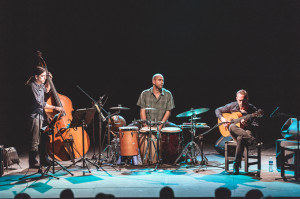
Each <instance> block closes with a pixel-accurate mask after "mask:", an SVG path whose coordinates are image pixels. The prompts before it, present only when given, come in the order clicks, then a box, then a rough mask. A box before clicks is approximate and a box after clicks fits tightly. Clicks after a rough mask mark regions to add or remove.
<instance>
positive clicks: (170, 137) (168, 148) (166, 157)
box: [160, 127, 182, 164]
mask: <svg viewBox="0 0 300 199" xmlns="http://www.w3.org/2000/svg"><path fill="white" fill-rule="evenodd" d="M181 132H182V130H181V128H179V127H165V128H162V129H161V145H160V146H161V155H162V159H163V162H164V163H169V164H173V163H174V162H175V160H176V159H177V158H178V156H179V154H180V151H181V144H180V137H181V136H180V135H181Z"/></svg>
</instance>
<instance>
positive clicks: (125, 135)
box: [119, 126, 139, 156]
mask: <svg viewBox="0 0 300 199" xmlns="http://www.w3.org/2000/svg"><path fill="white" fill-rule="evenodd" d="M119 135H120V154H121V156H134V155H138V153H139V148H138V127H136V126H124V127H119Z"/></svg>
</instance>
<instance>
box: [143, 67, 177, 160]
mask: <svg viewBox="0 0 300 199" xmlns="http://www.w3.org/2000/svg"><path fill="white" fill-rule="evenodd" d="M152 85H153V86H152V87H151V88H149V89H147V90H144V91H143V92H142V93H141V95H140V97H139V99H138V102H137V105H138V106H140V107H141V109H140V117H141V120H148V121H154V122H158V121H161V124H160V125H159V126H158V128H159V131H160V130H161V129H162V128H163V127H164V126H176V125H175V124H173V123H170V122H168V119H169V117H170V115H171V110H172V109H174V108H175V105H174V99H173V96H172V94H171V92H170V91H168V90H167V89H165V88H163V86H164V77H163V75H162V74H158V73H157V74H155V75H153V77H152ZM147 108H153V109H147ZM142 126H143V127H146V126H147V124H146V123H143V125H142ZM153 128H156V127H155V126H154V127H153ZM140 138H141V139H140V142H139V143H140V152H141V157H142V161H143V158H144V155H145V147H146V146H144V145H147V144H146V141H147V136H142V137H140ZM151 148H152V151H154V147H151ZM147 156H148V155H147ZM152 156H153V157H152V158H153V159H152V163H155V162H157V156H156V155H155V151H154V154H152ZM146 160H147V159H146ZM145 162H147V161H145Z"/></svg>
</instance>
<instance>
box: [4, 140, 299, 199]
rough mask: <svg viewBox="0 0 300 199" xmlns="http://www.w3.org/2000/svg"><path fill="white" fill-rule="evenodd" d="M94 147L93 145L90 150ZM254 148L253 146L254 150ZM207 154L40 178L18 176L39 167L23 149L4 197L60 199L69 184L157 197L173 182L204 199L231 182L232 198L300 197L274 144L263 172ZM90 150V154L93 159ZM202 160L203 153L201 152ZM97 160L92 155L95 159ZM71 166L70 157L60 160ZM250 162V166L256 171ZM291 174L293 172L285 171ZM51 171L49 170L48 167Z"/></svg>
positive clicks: (78, 189) (83, 190) (87, 190)
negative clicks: (191, 160)
mask: <svg viewBox="0 0 300 199" xmlns="http://www.w3.org/2000/svg"><path fill="white" fill-rule="evenodd" d="M90 151H91V150H90ZM250 152H251V151H250ZM204 154H205V155H206V157H207V159H208V165H207V166H192V165H188V164H183V165H181V166H178V167H176V166H170V165H161V166H159V167H158V169H157V171H154V168H155V167H154V166H144V167H143V166H124V165H121V166H119V167H111V166H110V165H108V164H103V165H102V167H101V168H100V169H99V170H97V169H96V167H94V166H92V165H90V168H91V174H89V173H88V172H87V169H84V170H83V169H81V168H80V167H79V166H82V163H78V164H77V166H74V167H71V168H70V171H71V172H72V173H73V174H74V176H71V175H70V174H68V173H67V172H66V171H59V172H58V173H56V174H55V176H56V177H58V178H59V179H55V178H51V177H47V178H44V179H38V177H39V176H41V174H37V175H34V176H31V177H29V178H25V179H27V180H19V178H21V177H23V176H24V175H28V174H32V173H34V172H36V171H37V169H28V157H27V155H26V154H25V153H20V154H19V156H20V160H21V163H20V166H21V167H22V169H21V168H20V167H19V166H18V165H16V164H15V165H13V166H12V167H11V168H9V170H6V171H5V173H4V176H2V177H0V187H1V190H0V198H14V196H15V195H16V194H17V193H20V192H25V193H28V194H29V195H30V196H31V197H32V198H59V194H60V192H61V191H62V190H64V189H67V188H69V189H71V190H72V191H73V193H74V196H75V198H93V197H95V196H96V194H98V193H105V194H113V195H114V196H115V197H116V198H145V197H147V198H155V197H159V192H160V190H161V188H163V187H165V186H169V187H171V188H172V189H173V191H174V194H175V197H178V198H204V197H205V198H206V197H211V198H213V197H214V190H215V189H216V188H218V187H227V188H228V189H230V190H231V192H232V196H233V197H236V198H238V197H244V196H245V194H246V192H247V191H249V190H251V189H259V190H261V191H262V193H263V194H264V196H272V197H280V198H281V197H299V196H300V184H299V182H296V181H294V180H293V179H289V180H288V181H284V180H282V179H278V178H280V171H277V170H276V165H275V162H276V161H275V160H276V158H275V148H274V147H263V150H262V170H261V175H260V177H257V176H255V175H253V174H245V173H244V172H243V170H241V174H240V175H231V174H229V173H227V172H225V171H224V157H223V156H221V155H219V154H218V153H217V152H216V151H215V150H214V148H213V147H212V145H205V146H204ZM92 156H93V153H92V152H89V153H88V154H87V156H86V157H87V158H89V159H91V157H92ZM270 157H273V160H274V167H273V168H274V172H269V170H268V169H269V165H268V161H269V158H270ZM198 160H201V157H198ZM92 161H93V160H92ZM60 163H61V164H62V165H65V166H67V165H70V162H60ZM255 169H256V166H251V167H250V170H253V171H254V170H255ZM286 173H287V176H292V175H293V172H291V171H287V172H286ZM49 174H51V172H49Z"/></svg>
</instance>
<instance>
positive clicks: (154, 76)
mask: <svg viewBox="0 0 300 199" xmlns="http://www.w3.org/2000/svg"><path fill="white" fill-rule="evenodd" d="M157 77H162V78H164V76H163V75H162V74H160V73H156V74H154V75H153V77H152V81H153V80H155V79H156V78H157Z"/></svg>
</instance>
